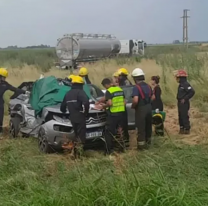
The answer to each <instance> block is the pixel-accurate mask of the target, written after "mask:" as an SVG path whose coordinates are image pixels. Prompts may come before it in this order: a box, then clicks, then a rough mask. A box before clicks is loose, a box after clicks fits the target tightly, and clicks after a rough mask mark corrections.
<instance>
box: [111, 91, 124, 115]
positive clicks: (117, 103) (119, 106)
mask: <svg viewBox="0 0 208 206" xmlns="http://www.w3.org/2000/svg"><path fill="white" fill-rule="evenodd" d="M108 91H109V92H110V94H111V95H112V96H113V98H112V106H111V107H110V112H111V113H117V112H124V111H125V104H124V92H123V90H122V89H121V88H120V87H110V88H109V89H108Z"/></svg>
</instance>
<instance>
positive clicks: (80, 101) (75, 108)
mask: <svg viewBox="0 0 208 206" xmlns="http://www.w3.org/2000/svg"><path fill="white" fill-rule="evenodd" d="M83 106H84V110H83ZM66 108H68V111H69V113H70V119H71V123H72V126H73V129H74V132H75V136H76V138H78V139H77V140H79V139H80V140H81V142H82V143H83V144H84V143H85V140H86V116H87V114H88V112H89V98H88V97H87V95H86V94H85V92H84V90H83V85H80V84H72V89H71V90H70V91H69V92H67V94H66V95H65V97H64V100H63V102H62V104H61V107H60V110H61V112H63V113H65V112H66Z"/></svg>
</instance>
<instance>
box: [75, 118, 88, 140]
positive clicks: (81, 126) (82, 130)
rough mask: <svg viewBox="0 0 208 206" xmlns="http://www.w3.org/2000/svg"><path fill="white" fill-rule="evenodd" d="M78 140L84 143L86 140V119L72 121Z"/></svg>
mask: <svg viewBox="0 0 208 206" xmlns="http://www.w3.org/2000/svg"><path fill="white" fill-rule="evenodd" d="M72 126H73V129H74V133H75V137H76V141H79V140H80V141H81V143H82V144H84V143H85V141H86V121H85V119H84V120H83V121H81V122H79V123H75V122H72Z"/></svg>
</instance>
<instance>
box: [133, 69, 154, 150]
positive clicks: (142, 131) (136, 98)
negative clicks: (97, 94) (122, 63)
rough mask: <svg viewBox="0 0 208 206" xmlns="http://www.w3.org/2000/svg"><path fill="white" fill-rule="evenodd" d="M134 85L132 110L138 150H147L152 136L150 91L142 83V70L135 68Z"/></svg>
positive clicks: (145, 84) (143, 78)
mask: <svg viewBox="0 0 208 206" xmlns="http://www.w3.org/2000/svg"><path fill="white" fill-rule="evenodd" d="M132 77H133V79H134V81H135V83H136V85H135V86H134V88H133V92H132V97H133V102H132V108H133V109H135V125H136V128H137V132H138V139H137V148H138V150H143V149H147V148H148V145H150V143H151V136H152V105H151V98H152V94H153V93H152V89H151V87H150V86H149V85H148V84H147V83H145V82H144V80H145V74H144V72H143V70H142V69H140V68H136V69H134V70H133V72H132Z"/></svg>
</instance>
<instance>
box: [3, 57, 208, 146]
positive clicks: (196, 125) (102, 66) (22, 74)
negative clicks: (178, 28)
mask: <svg viewBox="0 0 208 206" xmlns="http://www.w3.org/2000/svg"><path fill="white" fill-rule="evenodd" d="M83 66H85V67H87V68H88V70H89V76H90V79H91V80H92V82H93V83H94V84H96V85H98V86H101V85H100V82H101V80H102V78H103V77H106V76H109V77H110V76H112V74H113V73H114V71H116V70H117V69H118V65H117V63H116V61H114V60H111V61H109V62H107V63H105V62H97V63H95V64H86V65H83ZM122 67H125V68H127V69H128V70H129V72H131V71H132V70H133V69H134V68H136V67H140V68H142V69H143V70H144V72H145V74H146V79H147V82H148V81H149V80H150V77H151V76H152V75H162V67H161V66H159V65H158V64H156V62H155V60H145V59H143V60H142V61H141V62H140V63H133V64H131V65H130V66H128V65H125V64H124V65H122ZM41 73H42V72H40V70H38V69H36V68H35V67H33V66H24V67H23V68H22V69H18V68H13V69H9V77H8V82H9V83H11V84H12V85H14V86H18V85H19V84H21V83H22V82H23V81H30V80H36V79H38V78H39V76H40V74H41ZM74 73H77V71H74ZM43 74H44V75H45V76H50V75H54V76H56V77H66V76H68V75H69V74H70V73H69V71H67V70H58V69H57V68H52V69H51V70H50V71H49V72H45V73H43ZM166 78H167V82H168V85H169V91H168V94H167V93H166V92H163V99H165V101H167V102H168V101H170V102H171V105H176V100H175V95H176V92H177V89H176V88H177V83H176V81H175V79H174V78H173V75H172V73H169V75H167V77H166ZM164 87H165V85H163V84H162V88H164ZM170 96H171V98H170ZM166 99H168V100H166ZM166 112H167V119H166V124H165V125H166V129H167V131H168V133H169V134H170V135H171V136H172V135H173V136H177V133H178V114H177V109H176V108H175V107H166ZM190 113H191V122H192V134H191V135H189V136H183V137H182V141H183V142H185V143H188V144H196V143H206V141H207V139H206V135H205V134H207V132H208V129H207V127H206V121H207V119H208V115H206V114H203V113H200V112H199V111H198V110H197V109H196V108H194V109H192V110H191V112H190ZM8 120H9V118H8V116H5V126H7V125H8ZM131 136H132V139H131V147H132V148H133V147H134V145H135V143H136V142H135V141H136V136H135V134H134V133H131ZM177 139H178V137H177Z"/></svg>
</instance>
